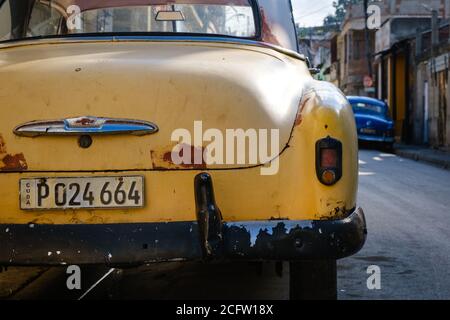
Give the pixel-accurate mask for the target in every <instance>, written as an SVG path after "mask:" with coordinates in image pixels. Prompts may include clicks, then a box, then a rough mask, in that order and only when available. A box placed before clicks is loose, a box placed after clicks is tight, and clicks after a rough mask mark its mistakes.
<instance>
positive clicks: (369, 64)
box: [364, 0, 372, 77]
mask: <svg viewBox="0 0 450 320" xmlns="http://www.w3.org/2000/svg"><path fill="white" fill-rule="evenodd" d="M368 8H369V0H364V19H365V20H366V21H365V30H364V33H365V40H366V41H365V43H366V45H365V48H366V59H367V67H368V68H367V70H368V72H369V76H370V77H372V53H371V52H370V36H369V13H368V12H367V10H368Z"/></svg>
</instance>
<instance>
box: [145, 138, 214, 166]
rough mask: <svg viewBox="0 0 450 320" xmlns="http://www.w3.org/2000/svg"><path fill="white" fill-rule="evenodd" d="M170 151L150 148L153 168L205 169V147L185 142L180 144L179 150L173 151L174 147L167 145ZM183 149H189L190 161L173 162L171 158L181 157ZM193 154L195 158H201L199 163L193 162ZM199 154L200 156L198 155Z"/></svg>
mask: <svg viewBox="0 0 450 320" xmlns="http://www.w3.org/2000/svg"><path fill="white" fill-rule="evenodd" d="M169 148H170V149H171V150H170V151H160V152H159V151H156V150H151V151H150V156H151V159H152V166H153V169H156V170H164V169H198V170H205V169H206V168H207V165H206V159H205V157H204V155H205V150H206V148H205V147H194V146H191V145H187V144H182V145H180V150H179V151H174V150H173V148H174V147H169ZM169 148H167V149H169ZM185 150H190V160H189V162H190V163H181V164H175V163H174V161H173V159H175V158H182V157H183V155H184V151H185ZM195 155H198V156H197V158H201V163H195ZM200 155H201V157H200Z"/></svg>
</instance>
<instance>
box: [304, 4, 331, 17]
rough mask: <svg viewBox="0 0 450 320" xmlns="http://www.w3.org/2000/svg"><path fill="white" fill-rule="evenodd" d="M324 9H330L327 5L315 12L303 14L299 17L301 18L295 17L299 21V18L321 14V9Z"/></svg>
mask: <svg viewBox="0 0 450 320" xmlns="http://www.w3.org/2000/svg"><path fill="white" fill-rule="evenodd" d="M326 8H330V6H329V5H327V6H324V7H322V8H320V9H317V10H315V11H311V12H309V13H306V14H303V15H301V16H297V17H296V18H298V19H300V18H305V17H308V16H312V15H316V14H318V13H321V11H322V10H323V9H326Z"/></svg>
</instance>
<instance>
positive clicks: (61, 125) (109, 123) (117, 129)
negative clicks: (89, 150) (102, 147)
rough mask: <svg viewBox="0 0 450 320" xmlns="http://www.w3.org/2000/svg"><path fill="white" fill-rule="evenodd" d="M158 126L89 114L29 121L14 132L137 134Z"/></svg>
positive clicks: (144, 133) (156, 128) (153, 129)
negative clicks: (60, 118)
mask: <svg viewBox="0 0 450 320" xmlns="http://www.w3.org/2000/svg"><path fill="white" fill-rule="evenodd" d="M158 130H159V129H158V126H157V125H156V124H154V123H151V122H148V121H143V120H131V119H114V118H97V117H91V116H85V117H76V118H69V119H62V120H40V121H30V122H27V123H24V124H21V125H19V126H17V127H16V128H15V129H14V134H16V135H18V136H22V137H38V136H67V135H83V134H89V135H108V134H110V135H112V134H132V135H137V136H142V135H147V134H152V133H156V132H157V131H158Z"/></svg>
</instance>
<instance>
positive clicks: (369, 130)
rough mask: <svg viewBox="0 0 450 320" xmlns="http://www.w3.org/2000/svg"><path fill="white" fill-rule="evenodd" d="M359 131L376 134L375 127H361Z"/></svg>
mask: <svg viewBox="0 0 450 320" xmlns="http://www.w3.org/2000/svg"><path fill="white" fill-rule="evenodd" d="M360 132H361V133H365V134H376V133H377V130H375V129H369V128H363V129H361V130H360Z"/></svg>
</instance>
